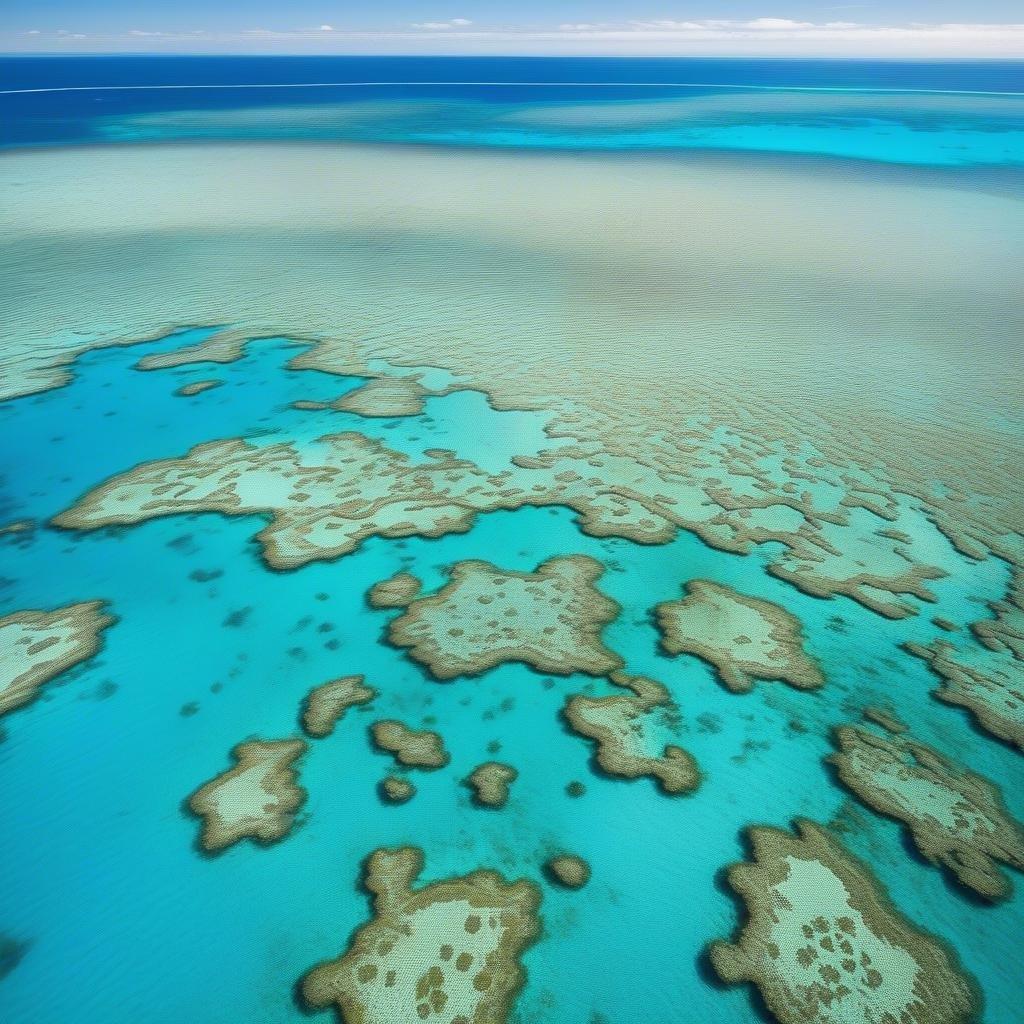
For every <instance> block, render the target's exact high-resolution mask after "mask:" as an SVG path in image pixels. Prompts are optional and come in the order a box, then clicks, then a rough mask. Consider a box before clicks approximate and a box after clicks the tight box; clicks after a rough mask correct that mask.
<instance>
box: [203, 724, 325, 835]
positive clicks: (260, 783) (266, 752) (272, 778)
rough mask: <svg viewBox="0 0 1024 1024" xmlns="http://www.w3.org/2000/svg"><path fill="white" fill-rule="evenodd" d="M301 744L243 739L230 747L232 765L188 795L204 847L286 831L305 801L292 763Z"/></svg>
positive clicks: (294, 741) (302, 749)
mask: <svg viewBox="0 0 1024 1024" xmlns="http://www.w3.org/2000/svg"><path fill="white" fill-rule="evenodd" d="M306 746H307V745H306V743H305V741H304V740H267V741H262V740H249V741H248V742H246V743H239V744H238V745H237V746H236V747H235V748H234V749H233V750H232V751H231V756H232V757H233V758H234V759H235V761H236V762H237V764H236V765H235V767H234V768H230V769H228V771H226V772H223V773H222V774H220V775H218V776H216V778H213V779H211V780H210V781H209V782H207V783H205V785H203V786H200V787H199V789H197V790H196V791H195V792H194V793H193V794H192V796H190V797H189V800H188V806H189V808H190V810H191V811H192V812H193V814H196V815H198V816H199V817H201V818H202V819H203V828H202V832H201V834H200V838H199V842H200V845H201V846H202V847H203V849H204V850H206V851H207V852H208V853H216V852H218V851H220V850H223V849H225V848H227V847H228V846H231V845H232V844H233V843H237V842H238V840H240V839H246V838H248V839H254V840H256V841H257V842H260V843H275V842H277V841H278V840H279V839H283V838H284V837H285V836H286V835H287V834H288V832H289V831H290V830H291V827H292V824H293V822H294V820H295V814H296V812H297V811H298V809H299V808H300V807H301V806H302V804H303V803H304V802H305V800H306V791H305V790H304V789H303V788H302V787H301V786H299V785H298V782H297V779H298V775H297V773H296V771H295V769H294V767H293V765H294V763H295V761H297V760H298V758H299V757H301V755H302V754H303V753H304V752H305V750H306Z"/></svg>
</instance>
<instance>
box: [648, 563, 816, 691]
mask: <svg viewBox="0 0 1024 1024" xmlns="http://www.w3.org/2000/svg"><path fill="white" fill-rule="evenodd" d="M654 612H655V615H656V616H657V619H658V627H659V628H660V629H661V632H662V640H661V643H662V646H663V647H664V648H665V650H666V651H668V653H669V654H695V655H697V657H699V658H703V659H704V660H705V661H706V662H708V663H709V664H711V665H713V666H714V667H715V669H716V670H717V671H718V675H719V678H720V679H721V680H722V682H723V683H724V684H725V686H726V687H727V688H728V689H730V690H732V691H733V692H734V693H746V692H747V691H749V690H750V688H751V687H752V686H753V684H754V680H756V679H776V680H780V681H782V682H785V683H789V685H790V686H795V687H796V688H797V689H799V690H813V689H816V688H817V687H819V686H821V685H822V684H823V683H824V681H825V678H824V676H823V675H822V674H821V669H820V668H818V665H817V664H816V663H815V662H814V661H813V660H812V659H811V658H810V657H809V656H808V655H807V654H806V653H805V652H804V649H803V630H802V628H801V626H800V621H799V619H797V618H796V617H795V616H793V615H790V613H789V612H787V611H786V609H785V608H782V607H780V606H779V605H777V604H773V603H772V602H771V601H762V600H761V599H760V598H756V597H747V596H746V595H744V594H739V593H737V592H736V591H735V590H732V589H731V588H730V587H724V586H721V585H720V584H718V583H712V582H711V581H710V580H691V581H690V582H689V583H688V584H687V585H686V596H685V597H683V598H682V600H679V601H665V602H664V603H663V604H659V605H658V606H657V607H656V608H655V609H654Z"/></svg>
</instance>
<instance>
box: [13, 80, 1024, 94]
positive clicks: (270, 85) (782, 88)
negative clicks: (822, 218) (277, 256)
mask: <svg viewBox="0 0 1024 1024" xmlns="http://www.w3.org/2000/svg"><path fill="white" fill-rule="evenodd" d="M404 85H420V86H429V85H475V86H514V87H518V86H534V87H539V88H552V87H569V86H572V87H585V88H609V89H616V88H622V89H636V88H650V89H657V88H665V89H738V90H749V91H761V92H826V93H863V94H865V95H886V94H895V95H925V96H1017V97H1021V96H1024V92H1004V91H999V90H984V89H900V88H892V89H864V88H856V87H854V86H818V85H741V84H737V83H730V84H725V83H722V82H474V81H458V82H457V81H445V82H430V81H408V82H400V81H386V82H245V83H237V84H235V83H224V82H218V83H212V84H208V85H202V84H195V85H192V84H185V83H175V84H172V85H58V86H49V87H44V88H38V89H0V96H25V95H28V94H30V93H50V92H139V91H145V90H153V89H157V90H159V89H179V90H181V89H333V88H345V87H351V88H367V87H372V86H404Z"/></svg>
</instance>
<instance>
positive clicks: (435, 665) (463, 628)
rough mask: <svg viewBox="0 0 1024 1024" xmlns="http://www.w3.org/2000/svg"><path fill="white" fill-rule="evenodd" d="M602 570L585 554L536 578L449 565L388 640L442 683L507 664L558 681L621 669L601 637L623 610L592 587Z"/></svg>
mask: <svg viewBox="0 0 1024 1024" xmlns="http://www.w3.org/2000/svg"><path fill="white" fill-rule="evenodd" d="M603 573H604V566H603V565H601V563H600V562H598V561H597V560H596V559H593V558H590V557H589V556H587V555H566V556H563V557H557V558H551V559H549V560H548V561H546V562H543V563H542V564H541V565H539V566H537V568H536V570H535V571H534V572H513V571H511V570H505V569H499V568H498V567H497V566H495V565H492V564H491V563H490V562H484V561H477V560H471V561H465V562H456V563H455V565H453V566H452V568H451V572H450V578H449V581H448V583H446V584H445V585H444V586H443V587H442V588H441V589H440V590H438V591H437V593H435V594H432V595H430V596H428V597H421V598H417V599H416V600H413V601H411V602H410V603H409V605H408V606H407V608H406V611H405V614H404V615H401V616H399V617H398V618H397V619H395V620H394V621H393V622H392V623H391V626H390V628H389V630H388V639H389V640H390V642H391V643H392V644H394V645H395V646H396V647H405V648H407V649H408V652H409V656H410V657H411V658H413V659H414V660H415V661H418V662H419V663H420V664H422V665H425V666H426V667H427V669H428V670H429V671H430V673H431V674H432V675H433V676H434V677H435V678H437V679H454V678H455V677H456V676H463V675H466V676H472V675H479V674H480V673H482V672H486V671H487V670H488V669H491V668H494V667H495V666H497V665H501V664H504V663H506V662H522V663H524V664H526V665H529V666H530V667H531V668H534V669H536V670H537V671H538V672H547V673H551V674H555V675H571V674H572V673H573V672H585V673H588V674H589V675H595V676H599V675H605V674H606V673H608V672H611V671H614V670H615V669H618V668H621V666H622V659H621V658H620V657H619V656H618V655H617V654H615V653H614V652H613V651H610V650H608V648H607V647H605V646H604V643H603V642H602V640H601V631H602V630H603V629H604V627H605V626H606V625H607V624H608V623H609V622H611V621H612V620H613V619H614V618H615V617H616V616H617V615H618V614H619V606H618V604H617V603H616V602H615V601H613V600H611V598H609V597H606V596H605V595H604V594H602V593H601V591H599V590H598V589H597V588H596V587H595V586H594V584H595V582H596V581H597V580H598V579H600V577H601V575H602V574H603Z"/></svg>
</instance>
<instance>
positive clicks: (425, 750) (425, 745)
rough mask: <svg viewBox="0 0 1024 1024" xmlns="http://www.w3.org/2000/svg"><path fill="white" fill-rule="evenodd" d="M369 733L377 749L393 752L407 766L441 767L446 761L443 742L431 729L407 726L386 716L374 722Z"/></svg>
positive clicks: (446, 755)
mask: <svg viewBox="0 0 1024 1024" xmlns="http://www.w3.org/2000/svg"><path fill="white" fill-rule="evenodd" d="M370 735H371V736H372V737H373V742H374V745H375V746H376V747H377V748H378V749H379V750H384V751H386V752H387V753H389V754H394V756H395V760H396V761H397V762H398V763H399V764H404V765H405V766H406V767H408V768H427V769H433V768H443V767H444V766H445V765H446V764H447V763H448V760H449V758H448V751H446V750H445V749H444V741H443V740H442V739H441V736H440V734H439V733H436V732H431V730H430V729H410V728H409V727H408V726H407V725H405V724H403V723H402V722H398V721H396V720H395V719H392V718H389V719H384V720H383V721H380V722H374V723H373V725H371V726H370Z"/></svg>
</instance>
